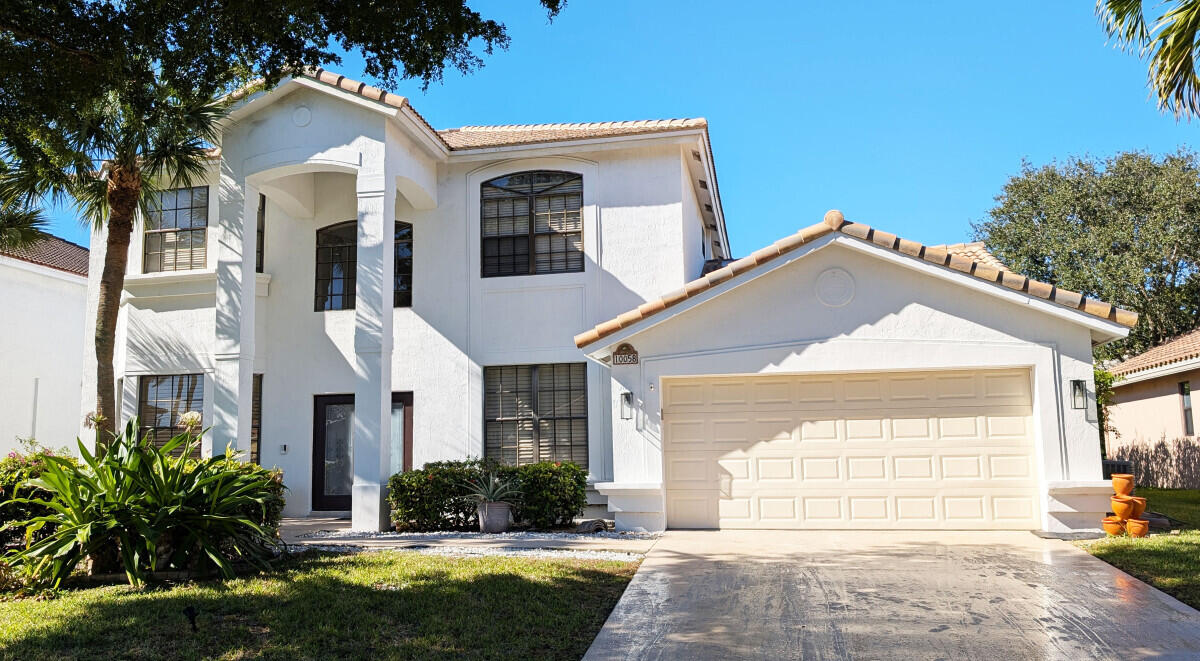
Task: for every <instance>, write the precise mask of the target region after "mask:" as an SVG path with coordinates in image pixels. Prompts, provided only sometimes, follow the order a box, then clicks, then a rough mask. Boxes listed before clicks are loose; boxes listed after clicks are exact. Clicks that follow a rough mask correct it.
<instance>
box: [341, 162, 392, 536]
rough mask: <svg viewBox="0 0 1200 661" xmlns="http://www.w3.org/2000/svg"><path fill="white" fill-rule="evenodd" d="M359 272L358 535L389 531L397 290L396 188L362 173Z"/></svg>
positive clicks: (356, 303)
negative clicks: (393, 338)
mask: <svg viewBox="0 0 1200 661" xmlns="http://www.w3.org/2000/svg"><path fill="white" fill-rule="evenodd" d="M357 190H358V267H357V279H356V281H355V287H354V373H355V383H354V447H353V452H354V458H353V461H354V488H353V511H352V522H351V523H352V526H353V528H354V529H355V530H386V529H387V527H388V510H387V505H386V502H385V499H386V497H387V475H386V473H387V469H388V454H389V450H390V447H391V409H392V302H393V300H392V290H393V284H392V282H393V277H394V276H393V273H394V271H393V263H394V261H395V254H394V247H393V244H394V236H393V234H394V231H395V221H396V184H395V182H394V181H393V180H392V178H391V177H386V176H384V175H383V174H382V173H377V172H376V173H370V172H367V173H364V172H360V173H359V175H358V180H357Z"/></svg>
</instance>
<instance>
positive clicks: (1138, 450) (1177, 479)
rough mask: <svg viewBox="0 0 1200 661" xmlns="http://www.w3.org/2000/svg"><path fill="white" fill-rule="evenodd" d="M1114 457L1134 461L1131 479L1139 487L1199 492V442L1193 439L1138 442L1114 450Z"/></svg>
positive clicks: (1163, 438) (1163, 439) (1164, 438)
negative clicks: (1197, 490) (1195, 490)
mask: <svg viewBox="0 0 1200 661" xmlns="http://www.w3.org/2000/svg"><path fill="white" fill-rule="evenodd" d="M1113 455H1114V456H1113V458H1114V459H1124V460H1126V461H1130V462H1133V476H1134V480H1135V481H1136V482H1137V483H1138V484H1140V485H1145V486H1148V487H1160V488H1163V489H1200V442H1198V441H1197V440H1196V439H1194V438H1175V439H1171V440H1167V438H1166V436H1163V437H1162V438H1160V439H1158V441H1155V442H1150V441H1144V440H1137V441H1134V442H1133V443H1130V444H1128V445H1123V446H1121V447H1119V448H1116V449H1115V450H1114V452H1113Z"/></svg>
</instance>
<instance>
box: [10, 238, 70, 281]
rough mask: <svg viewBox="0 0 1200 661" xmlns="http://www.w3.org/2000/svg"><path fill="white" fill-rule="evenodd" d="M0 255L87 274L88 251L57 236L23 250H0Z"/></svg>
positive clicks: (60, 269)
mask: <svg viewBox="0 0 1200 661" xmlns="http://www.w3.org/2000/svg"><path fill="white" fill-rule="evenodd" d="M0 255H4V256H5V257H12V258H13V259H19V260H21V261H25V262H30V263H32V264H38V265H41V266H47V267H49V268H52V269H58V270H59V271H67V272H68V273H75V274H77V275H82V276H86V275H87V274H88V249H87V248H84V247H83V246H79V245H75V244H74V243H71V242H70V241H65V240H63V239H60V238H58V237H57V236H46V237H45V238H43V239H41V240H39V241H37V242H36V243H34V244H33V245H30V246H25V247H23V248H11V249H8V250H0Z"/></svg>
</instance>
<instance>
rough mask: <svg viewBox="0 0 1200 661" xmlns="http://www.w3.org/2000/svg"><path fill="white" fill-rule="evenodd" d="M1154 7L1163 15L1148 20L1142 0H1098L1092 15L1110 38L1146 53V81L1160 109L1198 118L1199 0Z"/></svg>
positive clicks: (1173, 2)
mask: <svg viewBox="0 0 1200 661" xmlns="http://www.w3.org/2000/svg"><path fill="white" fill-rule="evenodd" d="M1155 8H1156V9H1155V12H1156V13H1157V12H1158V11H1161V12H1162V13H1161V15H1159V16H1158V17H1157V19H1152V18H1149V17H1147V15H1146V3H1145V0H1098V1H1097V3H1096V14H1097V15H1098V16H1099V17H1100V21H1101V23H1102V24H1103V26H1104V30H1105V32H1107V33H1108V36H1109V37H1110V38H1116V39H1117V43H1118V44H1119V45H1120V46H1122V47H1124V48H1126V49H1127V50H1132V51H1136V52H1137V53H1138V55H1139V56H1141V57H1148V59H1149V73H1148V78H1149V84H1150V88H1151V89H1152V90H1154V95H1155V97H1156V98H1157V102H1158V107H1159V109H1160V110H1164V111H1165V110H1170V111H1171V112H1173V113H1174V114H1175V116H1176V117H1195V116H1200V76H1198V75H1197V73H1196V64H1197V58H1198V57H1200V42H1198V38H1200V0H1173V1H1171V2H1163V3H1161V4H1158V3H1156V4H1155ZM1164 8H1165V9H1164ZM1151 23H1153V24H1152V25H1151Z"/></svg>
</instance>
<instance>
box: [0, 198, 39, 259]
mask: <svg viewBox="0 0 1200 661" xmlns="http://www.w3.org/2000/svg"><path fill="white" fill-rule="evenodd" d="M45 236H46V219H45V217H44V216H42V212H41V210H40V209H34V208H25V207H9V206H4V207H0V250H12V249H14V248H23V247H25V246H29V245H33V244H35V243H37V242H38V241H41V240H42V238H43V237H45Z"/></svg>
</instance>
